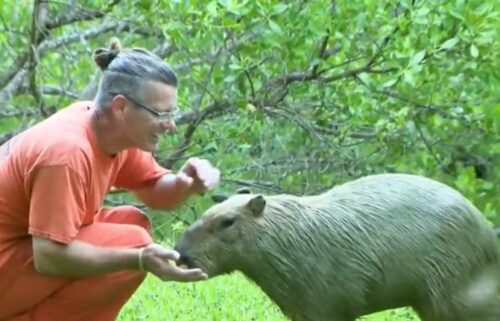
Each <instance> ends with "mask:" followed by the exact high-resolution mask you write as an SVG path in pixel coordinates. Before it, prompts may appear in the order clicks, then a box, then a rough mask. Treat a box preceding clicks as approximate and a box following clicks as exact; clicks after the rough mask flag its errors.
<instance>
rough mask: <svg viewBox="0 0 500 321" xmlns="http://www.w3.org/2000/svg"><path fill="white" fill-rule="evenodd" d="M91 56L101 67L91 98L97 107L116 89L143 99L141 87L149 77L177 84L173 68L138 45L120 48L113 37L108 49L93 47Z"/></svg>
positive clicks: (110, 98)
mask: <svg viewBox="0 0 500 321" xmlns="http://www.w3.org/2000/svg"><path fill="white" fill-rule="evenodd" d="M94 60H95V62H96V64H97V65H98V66H99V68H100V69H101V70H102V71H103V75H102V78H101V81H100V83H99V88H98V90H97V95H96V98H95V102H96V107H97V108H98V109H104V108H106V107H107V106H109V105H110V103H111V100H112V99H113V97H114V96H116V95H117V94H120V93H123V94H126V95H129V96H131V97H132V98H136V99H137V100H139V101H144V100H145V99H146V97H144V94H143V91H144V90H143V89H144V88H145V86H144V85H145V84H146V83H147V82H149V81H156V82H161V83H164V84H166V85H170V86H173V87H177V76H176V75H175V72H174V71H173V69H172V68H171V67H170V66H169V65H168V64H167V63H166V62H164V61H163V60H162V59H161V58H160V57H158V56H157V55H155V54H153V53H151V52H150V51H147V50H144V49H140V48H134V49H125V50H121V44H120V42H119V40H118V39H116V38H115V39H114V41H112V43H111V45H110V47H109V49H103V48H101V49H97V50H96V51H95V52H94Z"/></svg>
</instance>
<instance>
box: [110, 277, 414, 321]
mask: <svg viewBox="0 0 500 321" xmlns="http://www.w3.org/2000/svg"><path fill="white" fill-rule="evenodd" d="M140 320H147V321H166V320H169V321H233V320H234V321H236V320H237V321H289V320H288V319H286V318H285V317H284V316H283V314H282V313H281V312H280V311H279V309H278V307H277V306H276V305H275V304H274V303H273V302H272V301H271V300H270V299H269V298H267V296H266V295H265V294H264V293H263V292H262V291H261V290H260V289H259V288H258V287H257V286H256V285H254V284H253V283H251V282H250V281H248V280H247V279H245V278H244V277H243V276H242V275H241V274H239V273H235V274H232V275H228V276H222V277H217V278H214V279H211V280H208V281H203V282H197V283H174V282H162V281H160V280H159V279H157V278H156V277H154V276H152V275H149V276H148V277H147V278H146V280H145V282H144V283H143V284H142V285H141V287H140V288H139V290H138V291H137V292H136V293H135V295H134V296H133V297H132V298H131V299H130V301H129V302H128V303H127V304H126V305H125V307H124V308H123V310H122V312H121V314H120V316H119V318H118V320H117V321H140ZM361 320H362V321H412V320H413V321H416V320H419V319H418V318H417V317H416V316H415V315H414V314H413V313H412V312H411V311H410V310H409V309H397V310H390V311H384V312H380V313H376V314H373V315H370V316H367V317H364V318H362V319H361Z"/></svg>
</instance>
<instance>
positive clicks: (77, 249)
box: [33, 237, 207, 282]
mask: <svg viewBox="0 0 500 321" xmlns="http://www.w3.org/2000/svg"><path fill="white" fill-rule="evenodd" d="M141 252H142V255H141V256H140V254H141ZM178 258H179V253H177V252H176V251H174V250H171V249H167V248H164V247H163V246H161V245H158V244H155V243H152V244H149V245H147V246H146V247H144V248H141V249H135V248H131V249H127V248H125V249H124V248H105V247H99V246H94V245H92V244H89V243H86V242H82V241H78V240H74V241H72V242H71V243H69V244H68V245H66V244H61V243H56V242H54V241H52V240H49V239H45V238H41V237H33V259H34V264H35V268H36V270H37V271H38V272H39V273H41V274H46V275H52V276H62V277H86V276H92V275H100V274H106V273H111V272H116V271H123V270H138V269H139V260H140V259H141V260H142V266H143V268H144V271H147V272H151V273H153V274H154V275H156V276H157V277H158V278H160V279H161V280H163V281H178V282H192V281H200V280H205V279H206V278H207V275H206V274H205V273H204V272H203V271H202V270H200V269H183V268H179V267H177V266H175V265H173V264H170V262H169V261H170V260H177V259H178Z"/></svg>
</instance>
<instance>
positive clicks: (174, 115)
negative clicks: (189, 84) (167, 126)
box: [111, 93, 181, 122]
mask: <svg viewBox="0 0 500 321" xmlns="http://www.w3.org/2000/svg"><path fill="white" fill-rule="evenodd" d="M111 94H112V95H122V96H124V97H125V98H127V99H128V100H130V101H131V102H133V103H134V105H136V106H137V107H140V108H142V109H144V110H146V111H148V112H149V113H151V114H152V115H153V116H155V117H156V118H157V119H158V120H159V121H161V122H165V121H171V120H174V121H175V120H177V119H179V117H180V115H181V113H180V110H179V108H178V107H175V108H174V110H171V111H163V112H159V111H156V110H154V109H153V108H151V107H148V106H146V105H144V104H141V103H140V102H138V101H136V100H135V99H133V98H131V97H130V96H128V95H126V94H118V93H111Z"/></svg>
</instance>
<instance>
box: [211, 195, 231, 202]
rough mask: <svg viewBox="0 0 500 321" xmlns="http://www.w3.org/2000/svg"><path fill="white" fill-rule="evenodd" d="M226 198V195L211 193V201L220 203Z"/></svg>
mask: <svg viewBox="0 0 500 321" xmlns="http://www.w3.org/2000/svg"><path fill="white" fill-rule="evenodd" d="M227 199H228V197H227V196H225V195H212V201H213V202H214V203H222V202H224V201H225V200H227Z"/></svg>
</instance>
